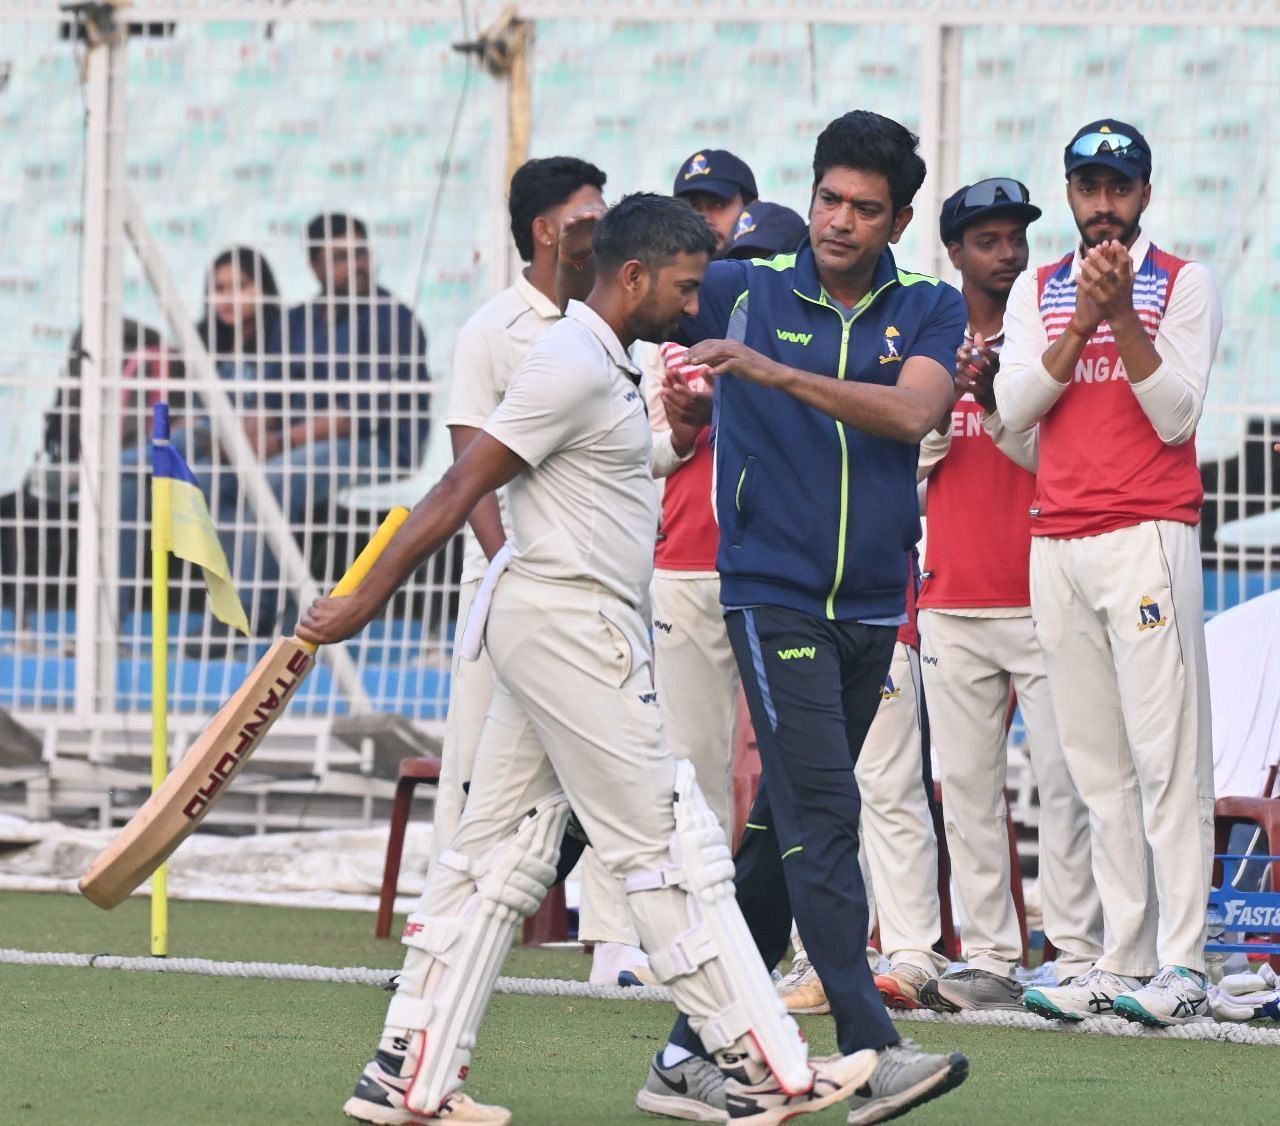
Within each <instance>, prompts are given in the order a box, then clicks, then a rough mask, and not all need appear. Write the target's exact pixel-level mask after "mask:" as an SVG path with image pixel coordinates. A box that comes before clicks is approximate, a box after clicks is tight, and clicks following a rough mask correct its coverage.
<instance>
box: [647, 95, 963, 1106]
mask: <svg viewBox="0 0 1280 1126" xmlns="http://www.w3.org/2000/svg"><path fill="white" fill-rule="evenodd" d="M916 145H917V139H916V137H915V136H913V135H912V134H911V133H910V132H909V131H908V130H906V129H904V128H903V127H902V126H901V125H899V124H898V123H897V122H894V121H891V120H889V119H888V118H885V117H881V116H880V115H878V114H874V113H868V112H864V111H855V112H852V113H848V114H845V115H844V116H843V117H841V118H838V119H837V120H836V121H833V122H832V123H831V124H830V125H829V126H828V127H827V128H826V129H825V130H824V131H823V133H822V135H821V136H820V137H819V138H818V143H817V147H816V149H815V152H814V189H813V200H812V203H811V206H810V214H809V221H810V230H809V237H808V240H807V241H806V242H805V243H804V244H803V245H802V246H801V247H800V248H799V249H798V250H797V251H796V252H795V253H794V254H790V255H779V256H778V257H775V258H772V259H769V260H767V261H762V260H755V261H750V262H735V261H727V262H715V263H712V265H711V268H710V270H709V271H708V273H707V277H706V280H705V282H704V285H703V288H702V291H701V293H700V295H699V300H700V309H699V312H698V315H697V316H696V317H694V318H691V319H688V320H686V321H685V322H684V324H683V325H682V327H681V339H682V342H683V343H686V344H689V345H691V347H690V349H689V358H690V360H691V361H693V362H694V363H702V364H706V365H708V366H709V367H710V369H711V372H712V374H713V376H714V378H715V408H716V410H715V419H716V437H715V442H716V509H717V513H718V516H719V520H720V552H719V559H718V566H719V570H720V573H721V601H722V602H723V603H724V607H725V621H726V625H727V627H728V631H729V638H730V641H731V642H732V644H733V649H734V656H735V658H736V660H737V663H738V667H739V670H740V672H741V673H742V682H743V687H744V689H745V690H746V694H747V702H748V704H749V706H750V709H751V718H752V721H753V724H754V726H755V731H756V737H757V740H758V742H759V746H760V756H761V762H762V767H763V778H762V784H761V789H760V795H759V798H758V800H757V802H756V805H755V807H754V808H753V809H752V812H751V817H750V818H749V824H748V826H747V832H746V833H745V835H744V837H743V841H742V844H741V847H740V850H739V853H738V856H737V868H738V876H737V882H738V899H739V902H740V903H741V905H742V908H743V912H744V914H745V916H746V918H747V920H748V923H749V924H750V925H751V928H752V932H753V934H754V935H755V937H756V940H757V942H758V943H759V945H760V949H761V953H762V954H763V955H764V957H765V961H766V964H769V965H773V964H776V963H777V962H778V960H779V959H780V958H781V957H782V955H783V953H785V951H786V947H787V942H788V938H789V933H790V924H791V916H792V913H793V912H794V915H795V919H796V923H797V926H798V928H799V931H800V935H801V937H802V938H803V939H804V943H805V949H806V951H807V952H808V954H809V957H810V959H811V961H812V962H813V966H814V968H815V969H816V970H817V973H818V976H819V977H820V978H821V979H822V982H823V985H824V986H825V987H826V992H827V997H828V999H829V1001H830V1003H831V1011H832V1014H833V1016H834V1017H835V1020H836V1029H837V1036H838V1041H839V1045H840V1050H841V1051H842V1052H845V1053H848V1052H854V1051H858V1050H860V1049H863V1048H875V1049H881V1050H884V1049H890V1048H894V1046H895V1045H897V1044H898V1034H897V1032H896V1031H895V1030H894V1027H893V1025H892V1023H891V1022H890V1021H889V1019H888V1016H887V1015H886V1013H885V1009H884V1005H883V1003H882V1002H881V999H880V996H879V993H878V992H877V990H876V987H875V982H874V979H873V978H872V975H871V972H870V970H869V968H868V966H867V960H866V957H865V956H864V944H865V940H866V937H867V922H868V919H867V901H866V892H865V889H864V887H863V884H862V877H861V875H860V873H859V870H858V852H857V850H858V816H859V811H860V805H859V797H858V789H857V784H856V782H855V780H854V772H853V767H854V764H855V762H856V761H857V757H858V753H859V751H860V750H861V748H862V742H863V739H864V738H865V736H866V733H867V729H868V728H869V727H870V725H871V721H872V719H873V718H874V716H875V713H876V707H877V705H878V703H879V700H880V688H881V686H882V685H883V683H884V678H885V675H886V674H887V672H888V670H889V661H890V658H891V656H892V652H893V644H894V639H895V636H896V632H897V626H898V625H900V624H901V623H902V622H904V621H905V620H906V619H905V608H906V607H905V595H906V588H907V581H908V574H907V551H908V548H909V547H910V546H911V545H912V544H914V543H915V541H916V540H917V539H918V538H919V534H920V519H919V509H918V507H917V503H916V491H915V470H916V459H917V455H918V453H919V442H920V439H921V438H922V437H924V436H925V435H926V434H927V433H928V432H929V431H930V430H932V429H933V428H934V427H936V426H938V425H940V424H942V423H943V422H944V421H945V420H946V419H947V418H948V416H949V414H950V411H951V408H952V405H953V403H954V398H955V394H954V387H953V382H952V372H953V371H954V367H955V356H956V351H957V349H958V348H959V347H960V345H961V344H962V342H963V337H964V327H965V305H964V300H963V298H962V297H961V296H960V294H959V293H958V292H957V291H956V290H954V289H953V288H951V287H950V286H948V285H944V284H943V283H941V282H939V281H937V280H936V279H934V278H929V277H925V276H923V275H920V274H912V273H908V272H906V271H903V270H901V269H899V268H898V266H897V265H896V264H895V262H894V259H893V255H892V254H891V253H890V251H889V245H890V244H891V243H895V242H897V241H898V239H899V238H900V237H901V235H902V232H903V230H905V228H906V226H907V224H908V222H910V220H911V201H912V199H913V198H914V196H915V193H916V191H917V190H919V187H920V184H921V183H922V182H923V179H924V171H925V170H924V161H923V160H921V158H920V157H919V155H918V154H917V153H916ZM676 381H677V377H675V376H668V392H669V393H670V394H671V395H678V394H679V393H681V392H680V388H678V387H676V386H675V382H676ZM673 1039H674V1040H675V1041H676V1042H677V1043H678V1044H681V1045H682V1046H687V1047H689V1048H690V1050H696V1049H697V1045H696V1041H695V1040H694V1039H693V1038H692V1037H689V1036H687V1035H685V1034H684V1032H683V1031H682V1030H681V1029H679V1028H677V1030H676V1032H675V1033H674V1034H673ZM896 1051H897V1052H898V1053H902V1052H914V1051H915V1050H914V1049H908V1048H906V1047H905V1046H904V1047H902V1048H897V1049H896ZM897 1059H899V1060H900V1059H901V1055H898V1056H897ZM886 1060H888V1057H886ZM965 1066H967V1065H965V1063H964V1061H963V1057H951V1058H950V1059H948V1058H947V1057H941V1056H940V1057H925V1058H922V1059H920V1060H918V1061H916V1062H915V1063H914V1064H913V1067H912V1069H911V1071H912V1074H914V1075H917V1078H918V1077H919V1076H920V1074H921V1071H920V1069H921V1068H922V1069H923V1071H924V1072H928V1073H929V1074H931V1075H932V1076H934V1078H933V1079H931V1081H930V1084H926V1086H929V1089H930V1090H931V1091H932V1092H933V1093H938V1091H940V1090H943V1089H946V1086H953V1085H954V1084H955V1083H958V1082H959V1081H960V1079H962V1078H963V1074H964V1068H965ZM899 1073H901V1068H900V1067H898V1065H897V1064H895V1063H894V1062H892V1061H889V1062H887V1065H886V1072H885V1075H884V1076H883V1077H882V1080H883V1082H881V1081H880V1080H876V1081H873V1083H872V1085H871V1089H872V1090H873V1091H876V1090H879V1089H880V1088H881V1087H883V1088H885V1089H886V1090H888V1089H891V1088H892V1087H893V1086H894V1081H893V1080H892V1079H891V1076H892V1075H897V1074H899ZM922 1089H923V1088H922ZM877 1097H878V1096H877ZM914 1101H916V1100H915V1099H914V1098H912V1099H911V1100H910V1101H909V1102H908V1103H907V1104H906V1105H913V1103H914ZM868 1120H870V1119H868Z"/></svg>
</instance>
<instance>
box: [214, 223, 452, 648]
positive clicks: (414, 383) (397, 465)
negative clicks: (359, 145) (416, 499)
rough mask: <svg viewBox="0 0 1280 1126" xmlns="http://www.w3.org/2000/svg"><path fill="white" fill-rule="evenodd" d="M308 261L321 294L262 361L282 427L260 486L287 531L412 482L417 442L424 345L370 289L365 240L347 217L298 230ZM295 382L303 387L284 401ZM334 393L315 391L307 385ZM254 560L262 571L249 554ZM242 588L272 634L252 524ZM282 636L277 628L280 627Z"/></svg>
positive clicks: (270, 582)
mask: <svg viewBox="0 0 1280 1126" xmlns="http://www.w3.org/2000/svg"><path fill="white" fill-rule="evenodd" d="M307 259H308V262H309V263H310V265H311V272H312V273H313V274H314V275H315V277H316V281H317V282H319V284H320V294H319V296H317V297H315V298H314V299H312V300H311V301H308V302H306V303H305V304H303V305H298V306H296V307H295V308H293V309H290V310H289V313H288V316H287V317H286V318H285V320H284V323H283V324H282V326H281V330H280V332H278V333H277V334H275V335H274V337H273V339H271V340H269V341H268V345H267V351H268V353H271V354H272V355H273V356H277V355H278V357H279V359H278V360H277V359H272V360H271V361H270V362H268V363H267V364H266V372H265V375H266V380H267V382H269V383H273V384H276V385H277V387H273V389H272V390H271V391H270V392H267V393H265V394H264V395H263V403H264V406H265V407H266V410H267V413H268V414H271V415H275V416H277V417H278V418H279V419H280V426H279V427H278V428H277V429H272V430H270V431H268V433H267V434H266V436H265V438H264V439H263V440H262V442H261V443H260V444H259V449H258V453H259V456H261V458H262V460H263V461H264V462H265V469H266V477H267V482H268V484H269V485H270V486H271V489H272V491H273V492H274V493H275V494H276V497H277V498H278V499H279V501H280V506H281V508H282V509H283V510H284V513H285V516H286V517H287V518H288V520H289V523H290V524H291V525H292V526H293V527H294V528H303V527H305V526H306V525H307V524H308V523H309V522H310V521H312V520H315V519H319V520H320V521H321V524H322V525H323V524H324V523H333V519H332V513H331V512H329V511H326V510H328V509H329V508H330V506H331V505H332V504H333V503H334V501H335V500H336V497H337V494H338V493H339V492H340V491H341V490H342V489H343V488H345V487H346V486H347V485H351V484H360V483H364V482H369V481H375V480H384V479H387V478H390V477H393V476H397V475H399V474H403V473H409V472H411V471H412V470H413V469H414V468H416V466H417V465H418V464H419V457H420V454H421V452H422V449H423V445H424V443H425V442H426V438H427V429H428V425H429V422H430V404H431V395H430V392H429V391H428V390H427V386H428V381H429V377H428V375H427V337H426V333H424V332H423V330H422V326H421V325H419V323H418V321H417V318H416V317H414V315H413V311H412V310H411V309H410V308H409V307H408V306H407V305H404V304H402V303H401V302H400V301H398V300H396V298H395V296H394V295H393V294H391V293H390V292H389V291H387V290H386V289H384V288H383V287H382V286H379V285H376V284H375V283H374V279H373V264H372V259H371V255H370V252H369V238H368V231H367V229H366V227H365V224H364V223H363V221H361V220H360V219H358V218H356V217H355V216H352V215H343V214H340V213H327V214H323V215H317V216H315V218H313V219H312V220H311V221H310V222H309V223H308V224H307ZM292 381H298V382H301V383H303V384H304V385H305V389H303V390H297V391H291V390H290V388H289V386H288V385H289V383H290V382H292ZM317 382H323V383H331V384H332V385H333V391H332V392H329V391H317V390H316V389H315V383H317ZM259 554H261V556H262V559H261V563H259V561H258V556H259ZM236 569H237V577H238V581H239V584H240V590H241V591H242V592H243V591H248V590H250V589H253V588H254V587H255V586H256V585H257V584H258V582H261V584H262V585H261V588H260V589H259V591H258V594H257V613H256V617H257V628H258V632H259V633H270V632H272V626H273V624H274V622H275V618H276V612H277V599H278V596H279V592H278V590H277V583H278V579H279V565H278V563H277V562H276V558H275V556H274V555H273V554H272V553H271V552H270V551H269V550H268V549H267V548H266V545H265V544H264V543H263V542H262V538H261V536H259V535H258V534H257V533H256V530H255V529H253V528H252V526H250V527H248V528H246V530H245V532H244V540H243V541H242V542H241V544H240V555H239V561H238V563H237V568H236ZM286 628H287V626H286Z"/></svg>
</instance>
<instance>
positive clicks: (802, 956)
mask: <svg viewBox="0 0 1280 1126" xmlns="http://www.w3.org/2000/svg"><path fill="white" fill-rule="evenodd" d="M816 976H817V975H816V974H814V972H813V965H812V963H810V961H809V956H808V955H807V954H806V953H805V952H804V951H803V950H801V951H800V952H799V953H797V954H796V959H795V961H794V962H792V963H791V969H790V970H788V971H787V974H786V976H785V977H783V979H782V980H781V981H780V982H778V996H779V997H785V996H786V995H787V994H788V993H794V992H795V991H796V990H797V989H798V988H799V987H800V986H801V985H807V984H808V983H809V979H810V978H811V977H816Z"/></svg>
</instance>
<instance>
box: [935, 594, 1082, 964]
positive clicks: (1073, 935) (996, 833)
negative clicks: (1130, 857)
mask: <svg viewBox="0 0 1280 1126" xmlns="http://www.w3.org/2000/svg"><path fill="white" fill-rule="evenodd" d="M920 654H921V660H922V669H921V671H922V672H923V674H924V690H925V699H926V701H927V702H928V707H929V727H930V731H931V735H932V742H933V754H934V761H935V763H936V764H937V767H938V773H939V777H940V779H941V781H942V816H943V824H944V827H945V829H946V834H947V850H948V852H949V853H950V855H951V879H952V882H953V883H954V885H955V888H956V898H957V900H958V906H959V910H960V916H961V919H962V928H961V933H962V937H963V941H964V953H965V959H966V961H968V963H969V965H971V966H973V967H975V968H976V969H980V970H986V971H987V972H988V973H994V974H1001V975H1003V976H1005V977H1012V976H1013V973H1014V969H1015V968H1016V967H1017V966H1018V964H1019V963H1020V962H1021V960H1022V934H1021V929H1020V928H1019V926H1018V915H1017V910H1016V909H1015V907H1014V903H1013V891H1012V886H1011V883H1010V881H1011V878H1012V872H1011V871H1010V865H1009V833H1008V824H1007V820H1006V816H1005V796H1004V794H1005V784H1006V781H1007V778H1008V771H1009V763H1008V733H1007V731H1006V728H1005V717H1006V714H1007V713H1008V710H1009V687H1010V684H1012V685H1013V688H1014V690H1015V691H1016V692H1017V695H1018V705H1019V707H1020V708H1021V709H1022V719H1023V722H1024V723H1025V724H1026V729H1027V752H1028V755H1029V757H1030V759H1031V768H1032V771H1033V773H1034V775H1035V780H1036V789H1037V791H1038V793H1039V797H1040V826H1039V833H1040V890H1041V898H1042V900H1043V903H1044V932H1045V936H1046V937H1047V938H1048V939H1049V941H1050V942H1052V943H1053V944H1054V946H1056V947H1057V948H1058V961H1057V964H1056V966H1055V971H1056V973H1057V975H1058V978H1059V980H1065V979H1066V978H1068V977H1072V976H1075V975H1077V974H1083V973H1085V972H1086V971H1088V970H1089V969H1091V968H1092V967H1093V965H1094V963H1095V962H1096V961H1097V960H1098V958H1099V956H1100V955H1101V954H1102V906H1101V903H1100V902H1099V899H1098V890H1097V886H1096V885H1095V884H1094V880H1093V868H1092V865H1091V864H1090V858H1089V811H1088V810H1087V809H1086V808H1085V805H1084V802H1083V801H1082V800H1081V798H1080V795H1079V793H1078V792H1077V790H1076V787H1075V785H1074V784H1073V783H1072V781H1071V775H1070V774H1069V773H1068V771H1067V764H1066V759H1065V757H1064V756H1063V753H1062V744H1061V742H1060V741H1059V739H1058V726H1057V722H1056V721H1055V719H1054V714H1053V701H1052V699H1051V698H1050V695H1049V679H1048V676H1047V675H1046V673H1045V667H1044V656H1043V655H1042V654H1041V652H1040V644H1039V642H1038V641H1037V640H1036V634H1035V627H1034V626H1033V624H1032V621H1031V615H1030V613H1029V612H1028V613H1026V614H1023V615H1022V616H1020V617H1008V618H978V617H965V616H962V615H959V614H947V613H940V612H938V611H936V610H921V611H920Z"/></svg>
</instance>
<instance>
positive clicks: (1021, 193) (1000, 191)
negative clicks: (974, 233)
mask: <svg viewBox="0 0 1280 1126" xmlns="http://www.w3.org/2000/svg"><path fill="white" fill-rule="evenodd" d="M1030 202H1031V193H1030V192H1029V191H1027V186H1026V185H1025V184H1022V183H1019V182H1018V181H1017V180H1005V179H994V180H982V181H981V182H979V183H977V184H974V185H973V187H971V188H969V189H968V191H966V192H965V193H964V196H963V197H962V198H961V200H960V207H961V208H967V207H992V206H993V205H995V204H997V203H1030Z"/></svg>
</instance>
